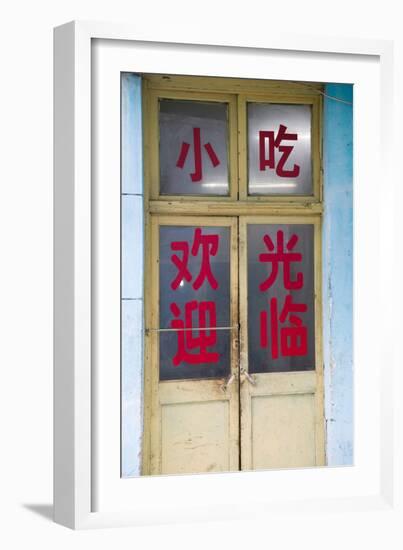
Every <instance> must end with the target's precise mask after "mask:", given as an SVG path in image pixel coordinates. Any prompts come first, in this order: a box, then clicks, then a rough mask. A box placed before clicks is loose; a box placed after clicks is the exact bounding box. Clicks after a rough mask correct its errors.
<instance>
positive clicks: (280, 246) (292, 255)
mask: <svg viewBox="0 0 403 550" xmlns="http://www.w3.org/2000/svg"><path fill="white" fill-rule="evenodd" d="M263 240H264V243H265V245H266V247H267V250H268V251H269V252H264V253H262V254H259V262H268V263H271V264H272V269H271V273H270V275H269V277H268V278H267V279H266V280H265V281H263V282H262V283H261V284H260V285H259V288H260V290H261V291H265V290H267V289H268V288H270V287H271V286H272V285H273V284H274V282H275V281H276V279H277V275H278V266H279V263H280V262H282V263H283V279H284V287H285V288H286V289H287V290H296V289H298V288H302V286H303V284H304V276H303V273H301V272H298V273H297V276H296V279H295V280H294V281H292V280H291V273H290V267H291V263H292V262H300V261H301V260H302V254H301V253H299V252H292V251H293V250H294V248H295V245H296V244H297V242H298V235H295V234H294V235H292V236H291V237H290V239H289V240H288V242H287V244H286V249H287V250H284V232H283V231H282V230H281V229H280V230H279V231H277V242H276V246H274V243H273V241H272V239H271V238H270V236H269V235H265V236H264V237H263ZM275 248H276V249H277V250H276V251H275V252H273V251H274V249H275Z"/></svg>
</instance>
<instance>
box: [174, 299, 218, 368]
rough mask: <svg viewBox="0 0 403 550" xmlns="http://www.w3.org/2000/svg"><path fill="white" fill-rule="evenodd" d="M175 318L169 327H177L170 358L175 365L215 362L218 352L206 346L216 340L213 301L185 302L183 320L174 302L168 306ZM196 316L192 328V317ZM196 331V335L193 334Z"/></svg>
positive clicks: (209, 345) (215, 319) (214, 342)
mask: <svg viewBox="0 0 403 550" xmlns="http://www.w3.org/2000/svg"><path fill="white" fill-rule="evenodd" d="M170 308H171V312H172V314H173V316H174V317H175V319H173V320H172V321H171V328H174V329H178V330H177V332H176V334H177V350H176V354H175V356H174V358H173V360H172V362H173V364H174V365H175V366H178V365H180V364H181V363H189V364H191V365H194V364H200V363H217V362H218V361H219V359H220V354H219V353H218V352H212V351H209V350H208V349H207V348H209V347H211V346H214V345H215V344H216V341H217V331H216V330H212V329H215V327H216V322H217V317H216V307H215V303H214V302H198V301H197V300H192V301H190V302H187V303H186V304H185V311H184V317H185V318H184V320H183V319H180V318H179V317H180V315H181V314H182V312H181V309H180V307H179V306H178V304H176V303H175V302H174V303H172V304H171V306H170ZM194 315H195V316H196V322H195V325H196V328H195V329H193V326H194V324H193V317H194ZM194 332H198V336H195V335H194Z"/></svg>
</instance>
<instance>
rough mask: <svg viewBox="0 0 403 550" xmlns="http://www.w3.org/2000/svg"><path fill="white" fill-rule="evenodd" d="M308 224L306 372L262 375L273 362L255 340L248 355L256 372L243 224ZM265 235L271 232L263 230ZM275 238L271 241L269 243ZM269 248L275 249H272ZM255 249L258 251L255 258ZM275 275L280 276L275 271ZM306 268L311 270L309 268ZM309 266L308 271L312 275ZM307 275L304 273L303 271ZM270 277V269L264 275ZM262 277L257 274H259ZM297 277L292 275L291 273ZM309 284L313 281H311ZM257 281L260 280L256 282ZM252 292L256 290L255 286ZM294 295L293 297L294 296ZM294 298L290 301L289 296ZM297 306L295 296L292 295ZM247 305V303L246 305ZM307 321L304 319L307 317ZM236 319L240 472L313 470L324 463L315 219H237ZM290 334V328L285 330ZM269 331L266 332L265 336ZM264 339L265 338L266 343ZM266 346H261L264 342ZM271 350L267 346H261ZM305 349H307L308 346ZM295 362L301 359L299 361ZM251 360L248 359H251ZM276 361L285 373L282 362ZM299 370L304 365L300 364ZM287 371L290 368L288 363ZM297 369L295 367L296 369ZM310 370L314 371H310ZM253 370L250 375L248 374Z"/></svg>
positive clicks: (273, 293)
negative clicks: (309, 291) (311, 250)
mask: <svg viewBox="0 0 403 550" xmlns="http://www.w3.org/2000/svg"><path fill="white" fill-rule="evenodd" d="M282 223H284V224H293V223H300V224H301V223H302V224H305V225H306V224H312V226H313V231H311V232H307V233H306V234H307V235H309V234H311V235H312V237H313V238H314V244H313V248H314V251H315V252H314V258H313V257H312V255H311V260H312V262H314V303H313V300H312V301H311V305H310V308H311V309H313V308H314V311H311V314H310V318H311V319H312V318H314V319H315V322H314V323H311V326H310V329H311V330H313V331H314V334H311V335H308V337H310V338H311V341H314V342H315V345H314V347H313V346H310V349H311V350H314V351H310V352H307V354H306V357H307V361H306V365H307V366H309V369H310V370H294V371H292V370H288V371H285V370H284V371H283V372H269V370H268V371H267V372H263V371H264V369H263V367H262V365H264V364H265V365H267V369H270V368H271V369H273V370H274V369H275V368H276V362H275V361H273V360H270V361H267V362H266V363H263V360H262V359H261V358H262V356H263V354H262V353H260V355H259V354H257V353H256V349H255V348H254V347H253V346H257V345H259V340H258V339H255V342H254V344H253V346H252V351H253V354H252V355H253V357H255V358H256V357H258V358H259V360H260V361H261V363H260V364H259V368H256V365H255V364H251V355H250V352H251V346H250V342H249V344H248V334H250V330H251V329H250V327H249V330H248V321H249V319H248V311H249V312H250V311H251V308H250V307H249V309H248V288H249V289H250V285H249V286H248V269H247V259H248V242H247V235H248V231H247V226H248V224H259V226H260V227H263V226H264V224H267V227H268V228H270V226H272V227H275V228H276V230H277V228H278V224H282ZM268 233H270V231H269V230H268ZM273 240H274V239H273ZM273 249H274V247H273ZM258 253H259V251H258V252H257V254H258ZM276 269H278V273H279V274H281V271H280V268H276ZM310 269H311V268H310ZM312 270H313V267H312V269H311V272H312ZM305 273H306V269H305ZM269 275H270V266H269V267H268V268H267V273H264V274H263V277H267V276H269ZM261 276H262V274H261ZM294 277H296V273H294ZM311 280H312V278H311ZM258 282H259V281H258ZM256 291H257V292H258V291H259V287H257V289H256ZM277 292H278V291H277V289H276V288H271V289H270V294H269V293H268V298H269V299H272V298H273V297H275V296H277V295H278V294H277ZM296 294H297V293H296ZM293 299H294V298H293ZM295 301H296V302H298V295H296V297H295ZM249 306H250V304H249ZM308 318H309V317H308ZM240 321H241V372H242V371H243V372H244V374H241V386H240V410H241V469H243V470H259V469H270V468H297V467H307V466H318V465H323V464H324V463H325V454H324V453H325V451H324V413H323V373H322V359H321V349H322V348H321V311H320V221H319V219H318V218H314V217H310V218H308V217H307V218H305V219H304V220H301V219H298V218H280V217H272V218H267V217H257V216H256V217H253V218H249V217H248V218H247V217H244V218H243V217H242V218H241V219H240ZM287 330H289V329H287ZM271 336H272V333H270V337H271ZM268 340H269V339H268ZM265 344H266V342H265ZM267 349H268V351H269V352H270V347H269V346H267V344H266V348H265V353H267V351H266V350H267ZM308 349H309V346H308ZM299 359H300V358H299ZM252 360H253V359H252ZM280 361H281V357H280V358H279V361H278V363H279V364H280V365H281V368H283V369H284V361H283V363H280ZM301 366H302V367H305V364H304V362H303V361H301ZM290 368H295V365H294V367H293V364H292V363H290ZM297 368H299V366H298V367H297ZM312 368H314V370H311V369H312ZM253 372H255V373H254V374H252V373H253Z"/></svg>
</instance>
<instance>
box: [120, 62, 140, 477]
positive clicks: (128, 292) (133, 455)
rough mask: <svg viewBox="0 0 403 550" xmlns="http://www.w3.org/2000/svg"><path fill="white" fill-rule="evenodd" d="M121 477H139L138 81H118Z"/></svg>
mask: <svg viewBox="0 0 403 550" xmlns="http://www.w3.org/2000/svg"><path fill="white" fill-rule="evenodd" d="M121 109H122V115H121V116H122V135H121V151H122V153H121V154H122V167H121V217H122V219H121V229H122V251H121V253H122V269H121V273H122V276H121V285H122V286H121V322H122V331H121V334H122V342H121V361H122V374H121V383H122V403H121V407H122V411H121V415H122V434H121V438H122V465H121V469H122V476H123V477H131V476H137V475H140V472H141V447H142V445H141V443H142V431H143V254H144V252H143V154H142V150H143V139H142V126H141V77H139V76H136V75H133V74H128V73H123V74H122V76H121Z"/></svg>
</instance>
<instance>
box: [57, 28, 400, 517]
mask: <svg viewBox="0 0 403 550" xmlns="http://www.w3.org/2000/svg"><path fill="white" fill-rule="evenodd" d="M391 59H392V45H391V44H390V43H388V42H386V41H362V40H351V41H346V40H345V39H343V40H342V39H340V40H337V39H327V38H323V37H322V38H317V37H310V36H305V37H285V36H275V35H273V36H268V37H265V38H264V40H263V41H261V42H260V41H258V40H256V39H253V38H252V37H250V38H248V39H246V38H245V39H241V38H239V37H234V38H233V39H231V40H230V41H229V42H228V43H227V42H224V41H221V42H219V41H215V42H210V41H209V42H207V41H206V43H205V44H190V43H188V42H187V41H186V38H185V37H184V39H183V40H180V39H179V40H178V38H177V37H176V38H175V40H173V39H172V40H170V39H168V38H163V37H158V36H155V37H153V36H152V37H150V36H145V35H144V36H143V35H141V34H138V33H137V32H136V31H135V30H134V29H132V28H130V27H128V26H124V25H123V26H119V25H110V24H99V23H69V24H66V25H63V26H61V27H58V28H57V29H55V400H54V403H55V407H54V409H55V410H54V414H55V448H54V452H55V479H54V481H55V484H54V487H55V520H56V521H57V522H59V523H62V524H64V525H66V526H69V527H72V528H88V527H97V526H99V527H101V526H108V525H140V524H152V523H155V524H158V523H162V522H164V523H167V522H178V521H184V522H185V521H194V520H198V521H199V520H203V519H214V520H220V519H229V518H230V519H234V518H237V517H240V515H242V517H259V516H260V515H261V514H267V512H268V511H270V510H275V509H276V508H278V507H281V506H284V505H287V506H290V507H293V508H295V509H299V507H300V508H301V510H302V509H303V508H304V506H306V503H307V502H309V503H310V506H311V507H312V510H313V511H315V510H322V511H323V510H327V509H328V510H334V509H337V507H340V508H342V507H343V506H345V505H346V503H348V506H349V507H350V508H352V509H360V510H365V509H369V508H372V509H374V508H376V509H378V508H379V509H381V508H385V507H386V506H389V505H390V504H391V502H392V468H391V466H390V465H391V461H392V457H393V452H392V443H393V442H392V439H391V429H392V428H391V425H390V413H391V411H393V409H392V407H393V403H392V400H391V395H392V390H391V388H392V367H393V358H392V352H391V350H390V346H388V334H387V331H386V329H385V328H383V327H384V325H383V324H382V319H384V318H385V315H386V311H387V310H388V307H389V306H388V305H387V303H386V296H385V293H384V292H382V289H383V288H387V287H388V286H389V285H390V280H391V275H390V273H388V272H387V270H383V269H381V265H382V261H381V260H382V258H383V257H384V255H385V254H386V253H387V252H386V251H387V250H390V247H391V246H393V243H392V242H391V240H390V239H389V240H388V244H385V239H381V237H382V235H386V234H388V232H389V231H390V230H391V227H390V223H391V222H390V216H388V207H389V208H390V204H391V202H390V199H391V197H393V185H394V181H393V178H392V177H390V178H388V176H387V172H388V168H387V164H388V163H387V162H385V159H386V158H387V156H388V155H389V154H390V153H389V149H390V147H389V145H390V144H389V141H388V140H389V136H390V135H391V125H392V117H393V113H392V107H391V106H392V97H393V92H392V87H391V82H392V76H393V75H392V69H391ZM385 166H386V168H385ZM380 181H383V182H385V181H388V182H389V184H388V186H384V185H383V186H382V187H381V186H380V185H379V182H380ZM386 187H387V188H386ZM392 241H393V239H392Z"/></svg>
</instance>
